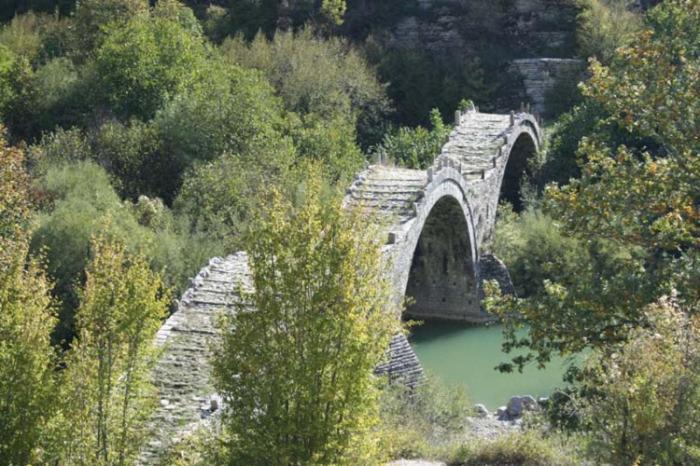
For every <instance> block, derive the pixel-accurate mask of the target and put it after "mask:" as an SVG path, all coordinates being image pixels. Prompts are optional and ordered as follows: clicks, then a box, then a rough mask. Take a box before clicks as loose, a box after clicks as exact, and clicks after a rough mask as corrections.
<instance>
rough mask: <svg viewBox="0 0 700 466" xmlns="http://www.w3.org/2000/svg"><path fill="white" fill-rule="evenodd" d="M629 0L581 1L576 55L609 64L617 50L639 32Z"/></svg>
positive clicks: (638, 20) (639, 17)
mask: <svg viewBox="0 0 700 466" xmlns="http://www.w3.org/2000/svg"><path fill="white" fill-rule="evenodd" d="M631 6H632V1H631V0H581V7H582V12H581V13H580V14H579V18H578V21H579V25H578V30H577V38H578V43H579V53H580V54H581V55H582V56H584V57H596V58H597V59H598V60H600V61H601V62H603V63H609V62H610V61H611V60H612V58H613V56H614V55H615V50H616V49H617V48H618V47H623V46H625V45H628V44H629V43H630V41H632V40H633V38H634V35H635V34H636V33H637V32H638V31H639V30H640V29H641V26H642V18H641V16H640V15H639V14H638V13H636V12H634V11H632V10H631Z"/></svg>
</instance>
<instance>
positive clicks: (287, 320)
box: [214, 169, 398, 464]
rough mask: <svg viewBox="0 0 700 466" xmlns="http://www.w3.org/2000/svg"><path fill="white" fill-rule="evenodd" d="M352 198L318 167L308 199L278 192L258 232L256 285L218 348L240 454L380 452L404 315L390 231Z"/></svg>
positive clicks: (257, 458) (256, 457) (233, 440)
mask: <svg viewBox="0 0 700 466" xmlns="http://www.w3.org/2000/svg"><path fill="white" fill-rule="evenodd" d="M340 201H341V198H340V197H339V196H337V195H332V196H330V197H329V196H328V195H324V194H323V189H322V178H321V176H320V175H319V174H318V173H316V172H315V171H314V170H313V169H312V170H310V173H309V181H308V182H307V184H306V186H305V190H304V192H303V197H302V200H301V201H300V205H299V207H298V208H294V206H293V204H292V202H291V201H290V200H288V199H287V198H285V197H283V196H281V195H280V193H279V192H274V191H273V192H272V194H271V201H270V203H269V204H268V205H267V206H266V207H264V208H263V209H262V213H261V214H260V216H259V217H257V218H256V220H255V226H256V228H255V229H254V231H251V233H250V234H249V235H248V236H247V238H246V241H245V249H246V250H247V252H248V258H249V264H250V267H251V271H252V286H253V289H252V290H246V289H242V290H241V292H242V293H243V300H242V301H243V302H242V303H241V305H240V306H239V307H238V309H237V311H236V312H234V313H233V314H232V315H231V316H229V317H227V318H226V319H224V321H223V326H222V330H223V341H222V344H221V347H220V348H219V349H218V350H217V351H216V352H215V353H214V354H216V355H217V356H216V357H215V359H214V372H215V376H216V380H217V384H218V389H219V390H220V393H222V394H223V396H224V398H225V401H226V403H225V406H226V407H227V408H226V413H225V415H224V423H225V424H226V427H227V430H228V431H229V432H230V434H231V437H230V440H229V442H228V443H227V445H228V446H229V449H230V461H229V462H230V463H231V464H250V463H264V464H301V463H303V464H368V463H369V462H370V461H371V460H370V458H368V455H370V454H371V453H372V451H371V449H370V448H369V446H370V445H371V443H372V439H371V432H370V430H369V429H370V427H371V426H372V425H373V424H375V423H376V421H377V406H378V405H377V395H378V391H377V382H378V381H377V380H376V376H374V375H373V369H374V367H375V366H376V364H377V363H378V362H379V361H380V360H382V358H383V357H384V354H385V351H386V348H387V344H388V343H389V340H390V338H391V336H392V334H393V333H394V332H396V331H398V328H397V327H398V314H397V312H396V310H395V309H393V305H392V300H391V297H390V293H389V290H390V288H389V286H388V285H389V284H388V282H387V278H386V275H385V274H384V272H383V267H382V266H381V253H380V249H379V246H380V245H379V243H378V241H377V239H378V238H380V236H379V235H377V234H376V232H373V231H372V228H370V227H368V223H369V222H367V219H366V218H364V217H363V216H362V215H360V214H359V212H348V211H345V210H343V209H342V207H341V202H340ZM249 306H252V308H254V309H255V310H254V311H251V310H250V307H249ZM261 341H264V342H265V344H264V345H261V344H260V342H261Z"/></svg>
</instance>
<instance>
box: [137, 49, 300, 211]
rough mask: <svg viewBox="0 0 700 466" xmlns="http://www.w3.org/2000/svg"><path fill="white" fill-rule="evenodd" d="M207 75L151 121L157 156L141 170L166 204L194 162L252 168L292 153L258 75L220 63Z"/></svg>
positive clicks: (272, 100) (279, 111) (270, 93)
mask: <svg viewBox="0 0 700 466" xmlns="http://www.w3.org/2000/svg"><path fill="white" fill-rule="evenodd" d="M206 70H207V73H206V76H204V77H202V79H201V82H200V84H199V85H197V86H196V87H195V88H194V89H192V90H191V91H188V92H183V93H180V94H178V95H176V96H174V98H173V99H172V100H171V101H170V102H169V103H168V104H167V105H166V106H165V107H164V108H163V109H162V110H161V111H159V112H158V114H157V115H156V118H155V119H154V121H153V126H154V129H155V131H156V133H157V137H158V139H159V148H158V151H159V154H158V155H157V160H155V161H153V162H150V163H152V164H153V166H150V167H149V166H142V167H141V168H140V170H141V171H142V172H144V173H146V174H149V172H151V173H150V174H151V175H152V180H153V181H152V188H155V189H154V191H155V192H156V193H157V194H158V195H159V196H161V197H163V198H164V199H166V201H169V200H171V199H172V197H173V196H174V194H175V193H176V192H177V190H178V188H179V186H180V183H181V180H182V174H183V172H184V170H186V169H187V168H188V167H190V166H192V165H194V164H195V163H197V162H205V161H211V160H214V159H216V158H217V157H219V156H221V155H222V154H224V153H232V154H237V155H239V156H240V157H243V158H244V159H245V160H247V161H251V162H253V163H255V160H256V159H258V158H263V156H262V155H261V154H266V156H267V157H269V156H270V155H273V154H274V155H275V156H278V155H279V156H280V157H286V156H287V155H286V154H288V153H290V152H291V151H292V148H291V147H290V146H291V143H290V141H288V140H286V139H285V138H284V137H283V134H282V130H283V129H284V124H285V122H284V119H283V111H282V108H281V105H280V102H279V101H278V99H277V98H276V97H275V96H274V94H273V91H272V89H271V87H270V86H269V84H268V83H267V82H266V81H265V80H264V78H263V77H262V76H261V75H260V74H259V73H257V72H255V71H251V70H246V69H244V68H240V67H238V66H234V65H227V64H224V63H221V62H212V63H210V64H209V66H208V67H207V68H206ZM261 163H263V164H271V161H266V160H261ZM164 174H167V176H164ZM142 176H143V175H142ZM158 184H160V186H159V185H158Z"/></svg>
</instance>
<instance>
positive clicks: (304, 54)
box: [222, 29, 389, 147]
mask: <svg viewBox="0 0 700 466" xmlns="http://www.w3.org/2000/svg"><path fill="white" fill-rule="evenodd" d="M222 52H223V54H224V55H225V56H226V57H228V59H229V60H231V61H233V62H235V63H238V64H240V65H242V66H246V67H251V68H255V69H259V70H261V71H262V72H263V73H264V74H265V76H266V77H267V79H268V80H269V81H270V83H271V84H272V85H273V86H274V88H275V89H276V90H277V93H278V94H279V95H280V97H282V99H283V101H284V103H285V107H286V108H287V109H289V110H292V111H294V112H297V113H300V114H302V115H306V114H309V113H312V114H316V115H318V117H320V118H323V119H329V120H335V119H339V118H347V119H348V121H350V122H352V123H353V124H354V123H355V122H356V123H357V132H358V137H359V141H360V143H361V145H362V146H363V147H367V146H368V145H370V144H372V143H375V142H377V141H378V140H379V138H381V136H382V130H383V129H384V127H383V125H382V122H383V120H384V119H385V117H386V116H387V113H388V112H389V102H388V99H387V97H386V93H385V89H384V86H383V85H382V84H380V82H379V81H378V79H377V76H376V73H375V72H374V70H373V69H372V68H371V67H370V65H369V64H368V63H367V61H366V60H365V59H364V58H363V57H362V55H360V54H359V53H358V52H357V50H356V49H354V48H353V47H352V46H351V45H350V44H348V43H347V42H345V41H343V40H341V39H338V38H329V39H323V38H319V37H316V36H314V34H313V32H312V31H311V29H305V30H303V31H301V32H299V33H297V34H293V33H283V32H279V33H277V34H276V35H275V37H274V39H272V40H267V39H266V38H265V37H264V36H262V35H258V36H256V38H255V39H254V40H253V41H252V42H251V43H249V44H247V43H246V42H244V41H243V39H242V38H240V37H238V38H236V39H229V40H227V41H226V42H225V43H224V44H223V46H222Z"/></svg>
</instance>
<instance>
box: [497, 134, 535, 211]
mask: <svg viewBox="0 0 700 466" xmlns="http://www.w3.org/2000/svg"><path fill="white" fill-rule="evenodd" d="M509 139H510V141H512V142H510V141H509V145H508V146H509V147H508V155H507V157H506V162H505V166H504V168H503V175H502V176H500V177H499V178H500V184H499V186H498V191H497V193H498V199H497V202H499V201H501V200H505V201H508V202H509V203H510V204H511V205H512V206H513V209H514V210H515V211H516V212H520V211H521V210H522V208H523V205H522V200H521V198H520V194H521V188H522V181H523V177H524V176H525V175H526V174H529V170H528V168H529V167H528V164H529V163H530V160H531V159H532V157H534V156H535V155H536V154H537V152H538V151H539V135H538V134H537V132H536V128H535V127H533V126H531V125H530V124H523V125H522V126H521V127H520V128H519V131H517V132H515V133H514V134H513V135H512V136H511V138H509Z"/></svg>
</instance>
